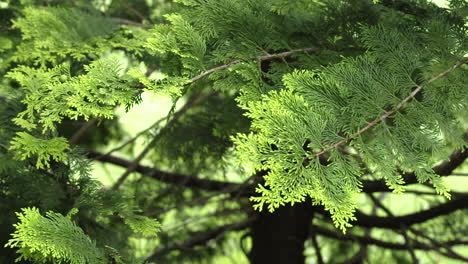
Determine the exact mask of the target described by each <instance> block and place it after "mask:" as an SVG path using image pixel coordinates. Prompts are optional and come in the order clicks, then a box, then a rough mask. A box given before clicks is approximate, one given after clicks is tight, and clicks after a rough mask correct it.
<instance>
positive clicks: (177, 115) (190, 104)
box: [112, 91, 216, 190]
mask: <svg viewBox="0 0 468 264" xmlns="http://www.w3.org/2000/svg"><path fill="white" fill-rule="evenodd" d="M215 93H216V92H214V91H212V92H211V93H209V94H207V95H206V96H202V97H200V98H189V99H187V102H186V103H185V105H184V106H182V108H180V109H179V110H178V111H177V112H175V113H174V115H172V118H171V120H170V121H169V122H167V124H166V125H165V126H164V128H162V129H161V130H160V131H159V133H158V134H157V135H156V136H154V137H153V139H152V140H151V141H150V143H148V145H146V147H145V148H144V149H143V150H142V151H141V152H140V154H138V156H137V157H136V158H135V159H134V160H133V161H132V162H131V163H130V164H128V167H127V170H126V171H125V172H124V173H123V174H122V176H120V177H119V178H118V179H117V181H116V182H115V184H114V185H113V186H112V189H113V190H117V189H118V188H119V187H120V186H121V185H122V184H123V182H124V181H125V180H126V179H127V178H128V176H129V175H130V174H131V173H132V172H133V171H134V170H135V169H136V167H137V166H138V164H139V163H140V161H142V160H143V158H144V157H145V156H146V155H147V154H148V153H149V152H150V151H151V148H152V147H153V146H154V144H156V142H157V141H158V140H159V139H160V138H161V136H163V135H164V133H165V132H166V131H167V130H168V129H170V128H171V127H172V126H174V124H175V123H176V122H177V120H179V118H180V117H181V116H182V115H183V114H184V113H185V112H187V111H188V110H189V109H190V108H192V107H193V106H195V105H198V104H200V103H202V102H204V101H205V100H206V99H207V98H208V97H209V96H211V95H213V94H215Z"/></svg>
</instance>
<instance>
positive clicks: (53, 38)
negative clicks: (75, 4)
mask: <svg viewBox="0 0 468 264" xmlns="http://www.w3.org/2000/svg"><path fill="white" fill-rule="evenodd" d="M23 14H24V17H23V18H20V19H18V20H16V21H15V22H14V24H13V25H14V27H15V28H18V29H20V30H21V32H22V33H23V34H22V38H23V40H24V41H23V42H22V43H21V44H20V46H19V47H17V48H18V51H19V52H18V53H17V54H18V56H17V57H16V58H15V59H17V60H20V61H28V60H34V61H35V62H36V63H41V64H44V63H46V62H48V61H52V62H55V61H56V59H57V58H60V57H64V56H71V57H73V58H75V59H83V58H84V57H85V55H86V54H87V53H94V52H95V49H96V46H97V45H99V43H100V42H102V41H103V40H104V38H103V37H104V36H105V35H107V34H109V33H111V32H113V31H114V30H115V29H116V26H115V25H114V24H113V22H112V21H111V20H109V19H108V18H105V17H103V16H99V15H96V14H90V13H86V12H83V11H80V10H78V9H72V8H63V7H41V8H37V7H26V8H25V9H24V10H23Z"/></svg>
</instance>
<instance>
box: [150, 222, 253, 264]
mask: <svg viewBox="0 0 468 264" xmlns="http://www.w3.org/2000/svg"><path fill="white" fill-rule="evenodd" d="M253 220H254V218H249V219H247V220H244V221H242V222H238V223H234V224H228V225H225V226H220V227H217V228H215V229H212V230H209V231H207V232H201V233H198V234H194V235H193V236H192V237H191V238H190V239H189V240H185V241H182V242H178V243H174V244H172V245H169V246H167V247H163V248H159V249H157V250H156V251H155V252H154V253H153V254H151V256H149V257H148V258H146V261H154V260H155V259H156V258H157V256H160V255H163V254H166V253H168V252H170V251H172V250H187V249H192V248H193V247H195V246H197V245H202V244H204V243H206V242H208V241H209V240H212V239H216V238H218V237H219V236H221V235H223V234H224V233H225V232H227V231H234V230H242V229H244V228H246V227H248V226H249V225H250V224H251V223H252V221H253Z"/></svg>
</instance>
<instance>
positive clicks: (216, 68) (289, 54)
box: [189, 47, 319, 84]
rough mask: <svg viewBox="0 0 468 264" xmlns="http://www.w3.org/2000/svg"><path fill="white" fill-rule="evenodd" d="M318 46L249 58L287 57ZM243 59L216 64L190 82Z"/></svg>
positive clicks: (261, 59)
mask: <svg viewBox="0 0 468 264" xmlns="http://www.w3.org/2000/svg"><path fill="white" fill-rule="evenodd" d="M318 50H319V48H317V47H311V48H303V49H294V50H290V51H285V52H280V53H275V54H267V55H261V56H255V57H251V58H250V59H256V60H259V61H266V60H272V59H277V58H284V57H288V56H291V55H293V54H295V53H303V52H313V51H318ZM244 61H247V60H245V59H235V60H233V61H231V62H229V63H226V64H224V65H221V66H217V67H214V68H211V69H209V70H207V71H205V72H203V73H200V74H199V75H197V76H195V77H193V78H192V79H190V83H189V84H191V83H194V82H196V81H198V80H200V79H202V78H204V77H206V76H208V75H210V74H212V73H213V72H215V71H219V70H223V69H226V68H229V67H231V66H232V65H234V64H237V63H239V62H244Z"/></svg>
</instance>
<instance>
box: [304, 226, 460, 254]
mask: <svg viewBox="0 0 468 264" xmlns="http://www.w3.org/2000/svg"><path fill="white" fill-rule="evenodd" d="M311 229H312V230H313V232H316V233H317V234H319V235H322V236H326V237H329V238H336V239H339V240H342V241H351V242H356V241H357V242H358V243H360V244H364V245H374V246H377V247H381V248H387V249H393V250H408V247H407V246H406V245H405V244H401V243H393V242H388V241H382V240H379V239H375V238H372V237H367V236H359V235H353V234H346V235H345V234H343V233H339V232H334V231H331V230H328V229H326V228H323V227H319V226H317V225H312V226H311ZM444 244H446V245H451V246H456V245H468V241H463V240H450V241H446V242H444ZM413 247H414V249H425V250H434V247H432V246H430V245H427V244H424V243H421V242H417V241H415V243H414V245H413Z"/></svg>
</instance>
